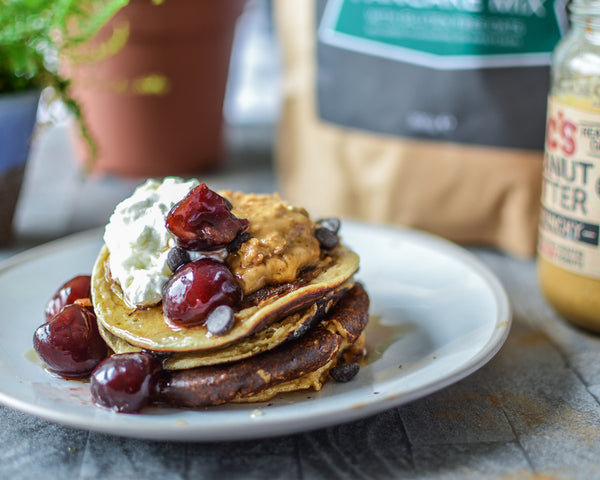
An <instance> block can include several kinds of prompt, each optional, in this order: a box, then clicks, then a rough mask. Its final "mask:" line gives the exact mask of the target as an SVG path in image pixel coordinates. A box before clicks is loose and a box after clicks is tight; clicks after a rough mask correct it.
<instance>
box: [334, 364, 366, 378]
mask: <svg viewBox="0 0 600 480" xmlns="http://www.w3.org/2000/svg"><path fill="white" fill-rule="evenodd" d="M359 370H360V365H359V364H358V363H356V362H354V363H343V364H342V365H338V366H336V367H333V368H332V369H331V370H330V371H329V375H331V378H333V379H334V380H335V381H336V382H349V381H350V380H352V379H353V378H354V377H355V376H356V374H357V373H358V371H359Z"/></svg>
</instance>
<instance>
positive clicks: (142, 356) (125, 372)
mask: <svg viewBox="0 0 600 480" xmlns="http://www.w3.org/2000/svg"><path fill="white" fill-rule="evenodd" d="M160 370H161V365H160V362H159V361H158V360H157V359H156V358H155V357H153V356H151V355H148V354H146V353H143V352H140V353H121V354H117V355H112V356H111V357H108V358H106V359H105V360H104V361H103V362H102V363H101V364H100V365H98V367H97V368H96V369H95V370H94V372H93V373H92V376H91V378H90V391H91V393H92V398H93V399H94V402H96V403H97V404H98V405H100V406H102V407H105V408H109V409H111V410H115V411H117V412H122V413H136V412H139V411H140V410H141V409H142V408H144V407H145V406H146V405H148V403H150V401H151V398H152V394H153V391H154V387H155V385H156V379H157V376H158V372H159V371H160Z"/></svg>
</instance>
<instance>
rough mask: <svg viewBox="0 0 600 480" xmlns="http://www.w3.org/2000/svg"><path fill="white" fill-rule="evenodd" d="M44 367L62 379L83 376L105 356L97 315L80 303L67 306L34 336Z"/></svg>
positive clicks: (35, 345)
mask: <svg viewBox="0 0 600 480" xmlns="http://www.w3.org/2000/svg"><path fill="white" fill-rule="evenodd" d="M33 346H34V348H35V351H36V352H37V353H38V355H39V356H40V357H41V359H42V360H43V361H44V363H45V364H46V368H47V369H48V370H49V371H51V372H54V373H56V374H58V375H60V376H62V377H65V378H84V377H87V376H88V375H89V374H90V373H91V372H92V370H94V368H95V367H96V365H98V364H99V363H100V362H101V361H102V360H103V359H104V358H105V357H106V355H107V353H108V349H107V347H106V344H105V343H104V340H103V339H102V337H101V336H100V333H99V332H98V324H97V323H96V316H95V315H94V314H93V313H92V312H90V311H89V310H88V309H87V308H85V307H83V306H81V305H77V304H74V305H67V306H66V307H64V308H63V309H62V310H61V311H60V312H59V313H57V314H56V315H55V316H54V317H53V318H52V320H50V321H49V322H47V323H45V324H44V325H42V326H41V327H39V328H38V329H37V330H36V331H35V333H34V335H33Z"/></svg>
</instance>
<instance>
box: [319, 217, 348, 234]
mask: <svg viewBox="0 0 600 480" xmlns="http://www.w3.org/2000/svg"><path fill="white" fill-rule="evenodd" d="M317 224H318V225H320V226H321V227H323V228H326V229H327V230H331V231H332V232H333V233H338V232H339V231H340V227H341V226H342V222H341V221H340V219H339V218H335V217H329V218H321V219H320V220H317Z"/></svg>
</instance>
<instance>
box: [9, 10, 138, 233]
mask: <svg viewBox="0 0 600 480" xmlns="http://www.w3.org/2000/svg"><path fill="white" fill-rule="evenodd" d="M127 2H128V0H52V1H48V0H8V1H3V2H2V3H1V6H0V243H6V242H7V241H8V240H9V239H10V238H11V237H12V233H13V228H12V222H13V216H14V210H15V206H16V203H17V198H18V194H19V191H20V189H21V184H22V180H23V175H24V171H25V163H26V160H27V157H28V155H29V146H30V143H31V137H32V133H33V130H34V126H35V121H36V112H37V106H38V100H39V97H40V93H41V92H42V90H43V89H46V88H50V89H51V90H52V92H53V93H54V95H55V96H56V97H57V98H60V99H62V100H63V102H64V104H65V105H66V106H67V108H68V109H69V110H70V111H71V112H72V113H73V114H74V115H75V117H76V118H77V119H79V120H80V121H79V122H78V123H79V125H80V128H81V131H82V134H83V136H84V137H85V138H87V139H88V140H90V145H92V150H93V149H94V147H93V145H94V143H93V142H92V140H91V138H90V136H89V134H88V131H87V129H86V127H85V124H84V123H83V122H82V121H81V118H82V116H81V111H80V108H79V105H78V103H77V102H76V101H74V100H73V98H72V97H71V96H70V94H69V80H68V79H67V78H65V77H64V76H62V75H61V74H60V73H59V72H58V66H57V64H58V62H57V60H56V59H57V57H58V52H59V51H61V50H63V49H67V48H74V47H75V46H77V45H79V44H83V43H84V42H86V41H87V40H89V38H91V37H93V36H94V35H95V34H96V33H97V32H98V31H99V29H100V28H101V27H102V26H103V25H104V24H105V23H106V22H108V21H109V20H110V18H111V17H112V16H113V15H114V14H115V13H116V12H117V11H118V10H119V9H120V8H122V7H123V6H124V5H125V4H127Z"/></svg>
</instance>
